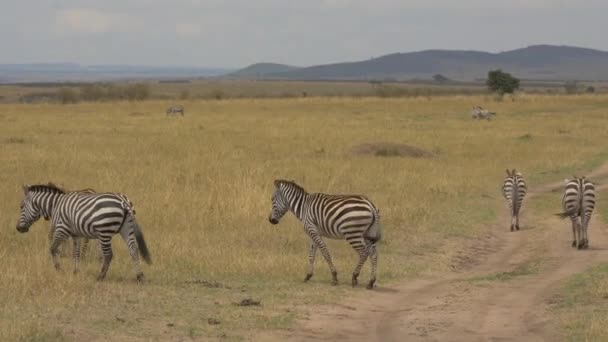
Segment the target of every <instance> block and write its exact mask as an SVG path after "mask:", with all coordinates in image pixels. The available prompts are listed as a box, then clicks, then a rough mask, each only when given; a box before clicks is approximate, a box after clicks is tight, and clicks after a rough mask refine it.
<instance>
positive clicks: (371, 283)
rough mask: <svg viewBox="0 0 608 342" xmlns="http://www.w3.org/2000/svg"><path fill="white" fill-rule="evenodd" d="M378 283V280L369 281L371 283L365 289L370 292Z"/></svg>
mask: <svg viewBox="0 0 608 342" xmlns="http://www.w3.org/2000/svg"><path fill="white" fill-rule="evenodd" d="M375 282H376V279H372V280H370V281H369V283H368V284H367V286H366V287H365V288H366V289H368V290H371V289H373V288H374V283H375Z"/></svg>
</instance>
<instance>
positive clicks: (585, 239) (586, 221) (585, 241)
mask: <svg viewBox="0 0 608 342" xmlns="http://www.w3.org/2000/svg"><path fill="white" fill-rule="evenodd" d="M582 225H583V248H585V249H587V248H589V238H588V236H587V228H588V227H589V219H588V218H587V217H585V218H583V224H582Z"/></svg>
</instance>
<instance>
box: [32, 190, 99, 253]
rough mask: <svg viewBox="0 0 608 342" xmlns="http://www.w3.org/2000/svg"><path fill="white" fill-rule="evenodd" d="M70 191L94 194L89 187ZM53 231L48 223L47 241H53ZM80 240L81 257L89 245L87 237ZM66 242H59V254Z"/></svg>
mask: <svg viewBox="0 0 608 342" xmlns="http://www.w3.org/2000/svg"><path fill="white" fill-rule="evenodd" d="M48 185H49V186H53V187H57V186H56V185H54V184H53V183H49V184H48ZM70 192H78V193H88V194H94V193H95V190H93V189H89V188H88V189H82V190H73V191H70ZM44 219H45V220H46V221H48V220H49V218H48V217H45V218H44ZM54 233H55V228H54V227H53V225H50V227H49V235H48V239H49V243H52V242H53V234H54ZM82 240H83V241H82V251H81V252H80V256H81V257H82V258H84V257H85V256H86V253H87V248H88V245H89V239H87V238H83V239H82ZM98 242H99V241H98ZM67 244H68V241H67V240H65V241H63V242H62V243H61V245H60V246H59V253H60V254H61V255H63V254H62V251H64V248H65V247H64V246H66V245H67ZM98 245H99V244H98Z"/></svg>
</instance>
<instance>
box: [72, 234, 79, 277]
mask: <svg viewBox="0 0 608 342" xmlns="http://www.w3.org/2000/svg"><path fill="white" fill-rule="evenodd" d="M72 241H73V248H72V260H73V261H74V274H76V273H78V272H79V271H80V238H79V237H75V236H72Z"/></svg>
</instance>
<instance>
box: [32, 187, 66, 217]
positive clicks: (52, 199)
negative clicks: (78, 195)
mask: <svg viewBox="0 0 608 342" xmlns="http://www.w3.org/2000/svg"><path fill="white" fill-rule="evenodd" d="M61 195H62V194H60V193H54V192H53V193H45V194H42V196H40V197H38V201H37V202H38V206H39V208H40V214H41V215H42V216H43V217H44V218H50V217H51V214H52V212H53V208H54V207H55V203H57V200H58V199H59V197H60V196H61Z"/></svg>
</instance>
